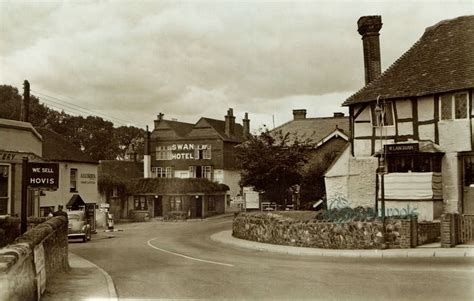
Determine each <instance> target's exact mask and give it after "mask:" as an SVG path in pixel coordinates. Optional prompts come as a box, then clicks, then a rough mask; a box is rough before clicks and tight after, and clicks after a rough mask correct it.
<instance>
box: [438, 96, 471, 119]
mask: <svg viewBox="0 0 474 301" xmlns="http://www.w3.org/2000/svg"><path fill="white" fill-rule="evenodd" d="M467 99H468V97H467V93H466V92H460V93H448V94H443V95H442V96H441V101H440V102H441V103H440V117H441V120H454V119H466V118H468V115H467V112H468V101H467Z"/></svg>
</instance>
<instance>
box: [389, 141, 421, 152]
mask: <svg viewBox="0 0 474 301" xmlns="http://www.w3.org/2000/svg"><path fill="white" fill-rule="evenodd" d="M384 147H385V152H386V153H387V154H399V153H417V152H418V151H419V150H420V146H419V144H418V143H403V144H386V145H385V146H384Z"/></svg>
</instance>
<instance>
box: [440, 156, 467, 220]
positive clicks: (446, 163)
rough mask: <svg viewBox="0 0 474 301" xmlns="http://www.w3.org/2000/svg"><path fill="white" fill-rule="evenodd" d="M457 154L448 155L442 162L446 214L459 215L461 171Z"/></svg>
mask: <svg viewBox="0 0 474 301" xmlns="http://www.w3.org/2000/svg"><path fill="white" fill-rule="evenodd" d="M460 168H461V166H460V164H459V161H458V157H457V153H446V154H445V155H444V157H443V160H442V166H441V170H442V171H443V201H444V205H445V207H444V209H445V210H446V212H451V213H457V212H459V207H460V200H461V195H460V189H461V184H462V183H461V181H460V173H461V170H460Z"/></svg>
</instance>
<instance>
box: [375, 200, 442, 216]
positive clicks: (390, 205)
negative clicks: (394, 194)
mask: <svg viewBox="0 0 474 301" xmlns="http://www.w3.org/2000/svg"><path fill="white" fill-rule="evenodd" d="M435 203H436V202H433V201H385V215H386V216H392V215H397V213H398V212H400V215H407V213H406V212H407V211H410V212H412V213H416V214H418V221H432V220H433V219H436V218H439V216H435V211H436V210H435ZM379 208H382V204H381V202H379Z"/></svg>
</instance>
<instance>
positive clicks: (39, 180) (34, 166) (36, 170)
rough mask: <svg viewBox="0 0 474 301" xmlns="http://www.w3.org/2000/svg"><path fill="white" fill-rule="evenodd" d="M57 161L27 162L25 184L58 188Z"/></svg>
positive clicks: (43, 187) (31, 186) (35, 186)
mask: <svg viewBox="0 0 474 301" xmlns="http://www.w3.org/2000/svg"><path fill="white" fill-rule="evenodd" d="M58 183H59V166H58V164H57V163H28V173H27V185H28V187H30V188H41V189H52V190H56V189H58Z"/></svg>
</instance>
